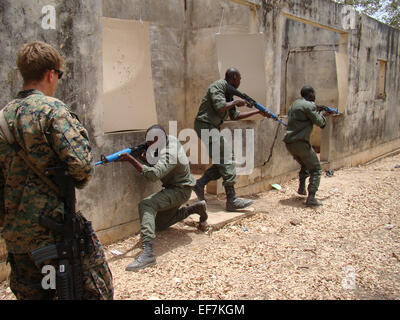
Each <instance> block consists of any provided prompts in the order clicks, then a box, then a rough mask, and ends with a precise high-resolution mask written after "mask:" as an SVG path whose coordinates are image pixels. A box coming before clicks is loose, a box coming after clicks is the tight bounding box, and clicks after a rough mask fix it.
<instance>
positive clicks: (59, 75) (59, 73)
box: [53, 69, 64, 79]
mask: <svg viewBox="0 0 400 320" xmlns="http://www.w3.org/2000/svg"><path fill="white" fill-rule="evenodd" d="M53 70H54V71H55V72H56V73H57V75H58V79H61V78H62V76H63V74H64V72H62V71H61V70H58V69H53Z"/></svg>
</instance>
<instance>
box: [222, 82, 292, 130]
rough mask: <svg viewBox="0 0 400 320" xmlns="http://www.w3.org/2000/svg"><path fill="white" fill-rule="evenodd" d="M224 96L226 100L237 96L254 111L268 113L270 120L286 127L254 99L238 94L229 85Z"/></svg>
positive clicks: (236, 90) (238, 92) (237, 91)
mask: <svg viewBox="0 0 400 320" xmlns="http://www.w3.org/2000/svg"><path fill="white" fill-rule="evenodd" d="M226 96H227V98H228V100H230V101H231V100H232V97H233V96H237V97H239V98H242V99H243V100H245V101H247V102H248V103H249V104H250V107H251V108H252V107H255V108H256V109H258V110H260V111H262V112H266V113H268V114H269V115H270V116H271V118H272V119H274V120H275V121H278V122H279V123H280V124H282V125H284V126H285V127H287V124H286V123H284V122H283V121H282V120H281V119H279V118H278V116H277V115H276V114H275V113H273V112H272V111H271V110H268V109H267V108H266V107H264V106H263V105H262V104H260V103H258V102H257V101H255V100H254V99H252V98H250V97H249V96H248V95H247V94H245V93H242V92H240V91H239V90H238V89H236V88H235V87H233V86H231V85H230V84H228V85H227V92H226Z"/></svg>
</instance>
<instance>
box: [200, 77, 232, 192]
mask: <svg viewBox="0 0 400 320" xmlns="http://www.w3.org/2000/svg"><path fill="white" fill-rule="evenodd" d="M227 84H228V83H227V82H226V80H217V81H215V82H213V83H212V84H211V85H210V86H209V87H208V89H207V93H206V95H205V96H204V98H203V100H202V102H201V105H200V108H199V112H198V113H197V116H196V119H195V121H194V130H195V131H196V133H197V135H198V137H199V138H200V139H202V136H201V130H202V129H206V130H212V129H214V130H215V129H216V130H218V131H220V129H221V125H222V123H223V122H224V121H225V120H227V119H228V116H229V117H230V119H231V120H236V118H237V117H238V115H239V113H240V112H239V111H238V110H237V108H236V107H233V108H231V109H229V110H228V111H225V112H224V113H222V114H221V113H219V112H218V110H219V109H220V108H222V107H225V106H226V103H227V102H230V101H232V99H231V98H228V100H227V97H226V89H227ZM229 100H230V101H229ZM218 140H219V147H220V149H219V151H220V152H219V154H220V163H213V164H212V166H211V167H210V168H208V169H207V170H206V172H205V173H204V175H205V176H207V177H208V178H209V179H210V180H218V179H219V178H221V177H222V179H223V185H224V186H233V185H234V184H235V182H236V165H235V157H234V154H233V152H232V150H230V151H231V152H230V155H229V156H228V157H225V154H224V153H225V148H226V144H227V142H226V140H225V139H224V137H223V136H222V135H220V136H219V137H218ZM203 142H204V143H205V145H206V146H208V155H209V157H210V158H212V150H213V144H215V143H216V140H215V138H214V139H213V138H212V137H209V139H208V141H203ZM228 147H229V146H228Z"/></svg>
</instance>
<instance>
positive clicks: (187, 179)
mask: <svg viewBox="0 0 400 320" xmlns="http://www.w3.org/2000/svg"><path fill="white" fill-rule="evenodd" d="M146 144H147V146H148V148H149V149H148V152H147V154H148V156H147V157H144V156H142V157H141V160H142V161H143V162H145V163H146V162H150V163H151V162H155V163H154V165H146V164H142V163H140V162H139V161H137V160H136V159H135V158H134V157H132V156H131V155H130V154H128V153H123V154H121V155H119V158H120V160H119V161H129V162H130V163H131V164H132V165H133V166H134V167H135V168H136V170H138V172H140V173H142V174H143V176H144V177H145V178H147V179H148V180H150V181H158V180H161V182H162V185H163V188H164V189H163V190H161V191H159V192H157V193H154V194H152V195H150V196H148V197H147V198H145V199H143V200H142V201H140V203H139V216H140V234H141V241H142V245H143V252H142V253H141V254H140V255H139V256H138V257H137V259H136V260H135V261H133V262H132V263H131V264H129V265H128V266H127V267H126V270H127V271H136V270H139V269H143V268H146V267H147V266H150V265H153V264H155V263H156V258H155V256H154V253H153V242H154V239H155V237H156V236H155V232H156V231H161V230H164V229H167V228H168V227H170V226H172V225H173V224H175V223H177V222H179V221H182V220H183V219H186V218H187V217H188V216H189V215H191V214H194V213H196V214H198V215H199V216H200V224H199V228H200V229H202V230H204V229H206V228H207V222H206V220H207V219H208V215H207V211H206V209H207V208H206V202H205V201H200V202H196V203H194V204H192V205H189V206H184V207H181V206H182V205H183V204H184V203H186V202H187V201H188V200H189V198H190V195H191V193H192V188H193V186H194V184H195V179H194V178H193V176H192V175H191V174H190V167H189V160H188V158H187V157H186V154H185V151H184V149H183V147H182V145H181V144H180V142H179V141H178V140H177V139H176V138H175V137H174V136H170V135H168V136H167V135H166V133H165V130H164V128H162V127H161V126H159V125H154V126H152V127H150V128H149V129H148V130H147V132H146ZM150 147H152V148H156V149H157V150H158V156H157V157H156V158H153V159H151V160H150V159H149V157H151V152H150Z"/></svg>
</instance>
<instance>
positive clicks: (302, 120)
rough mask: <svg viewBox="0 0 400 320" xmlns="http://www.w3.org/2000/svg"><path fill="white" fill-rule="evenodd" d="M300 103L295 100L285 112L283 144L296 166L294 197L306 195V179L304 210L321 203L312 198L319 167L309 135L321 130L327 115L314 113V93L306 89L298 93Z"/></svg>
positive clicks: (319, 172) (315, 111)
mask: <svg viewBox="0 0 400 320" xmlns="http://www.w3.org/2000/svg"><path fill="white" fill-rule="evenodd" d="M301 96H302V98H301V99H298V100H296V101H295V102H294V103H293V104H292V105H291V106H290V108H289V112H288V126H287V130H286V134H285V137H284V138H283V141H284V142H285V144H286V148H287V150H288V151H289V152H290V154H291V155H292V156H293V158H294V159H295V160H296V161H297V162H298V163H299V164H300V166H301V169H300V173H299V189H298V193H299V194H301V195H307V191H306V179H307V178H308V177H310V181H309V184H308V197H307V201H306V205H307V206H320V205H322V203H321V201H319V200H317V199H316V198H315V194H316V193H317V191H318V187H319V184H320V180H321V173H322V169H321V164H320V162H319V159H318V156H317V154H316V153H315V151H314V149H313V147H312V146H311V143H310V135H311V131H312V129H313V126H314V124H315V125H317V126H319V127H320V128H325V125H326V119H325V116H326V115H329V113H327V112H325V111H322V112H321V114H320V113H318V112H317V106H316V105H315V103H314V102H315V91H314V89H313V88H312V87H310V86H304V87H303V88H302V89H301Z"/></svg>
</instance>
